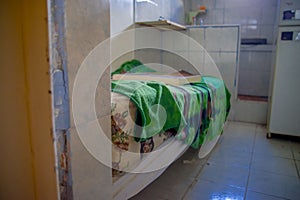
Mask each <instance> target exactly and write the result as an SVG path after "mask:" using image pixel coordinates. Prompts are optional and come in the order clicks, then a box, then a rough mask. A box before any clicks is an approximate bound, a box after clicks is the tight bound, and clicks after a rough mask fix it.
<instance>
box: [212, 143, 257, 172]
mask: <svg viewBox="0 0 300 200" xmlns="http://www.w3.org/2000/svg"><path fill="white" fill-rule="evenodd" d="M251 155H252V153H251V152H248V151H242V150H239V149H236V148H232V147H230V146H227V145H223V144H221V145H219V146H217V147H216V148H215V150H214V151H213V152H212V154H211V156H210V157H209V159H208V161H209V162H211V163H215V164H218V165H227V166H242V167H250V162H251Z"/></svg>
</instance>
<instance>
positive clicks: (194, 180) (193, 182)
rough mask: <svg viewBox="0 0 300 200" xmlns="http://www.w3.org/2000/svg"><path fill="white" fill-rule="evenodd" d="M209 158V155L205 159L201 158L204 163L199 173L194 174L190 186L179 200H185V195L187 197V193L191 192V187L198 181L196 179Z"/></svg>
mask: <svg viewBox="0 0 300 200" xmlns="http://www.w3.org/2000/svg"><path fill="white" fill-rule="evenodd" d="M209 157H210V155H209V156H207V157H206V158H202V159H205V162H204V164H203V166H201V168H200V169H199V171H198V172H197V173H196V175H195V177H194V178H193V181H192V183H191V184H190V185H189V186H188V187H187V189H186V190H185V191H184V193H183V195H182V197H181V200H184V199H185V197H186V195H187V194H188V193H189V192H191V191H192V189H193V187H194V186H195V185H196V183H197V182H198V181H199V179H198V178H199V175H200V173H201V171H202V169H203V168H204V167H205V165H206V163H207V161H208V159H209Z"/></svg>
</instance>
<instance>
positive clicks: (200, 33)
mask: <svg viewBox="0 0 300 200" xmlns="http://www.w3.org/2000/svg"><path fill="white" fill-rule="evenodd" d="M204 30H205V29H203V28H190V29H188V35H189V37H191V38H192V39H193V40H190V41H189V50H191V51H199V49H202V48H205V40H204ZM199 45H200V46H199Z"/></svg>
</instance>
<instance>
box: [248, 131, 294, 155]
mask: <svg viewBox="0 0 300 200" xmlns="http://www.w3.org/2000/svg"><path fill="white" fill-rule="evenodd" d="M254 154H261V155H268V156H278V157H282V158H290V159H292V158H293V153H292V148H291V143H290V141H288V140H282V139H278V138H271V139H267V138H266V134H265V133H260V132H257V134H256V138H255V144H254Z"/></svg>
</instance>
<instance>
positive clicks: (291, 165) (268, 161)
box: [251, 154, 298, 177]
mask: <svg viewBox="0 0 300 200" xmlns="http://www.w3.org/2000/svg"><path fill="white" fill-rule="evenodd" d="M251 169H254V170H263V171H266V172H272V173H275V174H281V175H285V176H293V177H298V174H297V169H296V165H295V162H294V160H291V159H287V158H281V157H275V156H265V155H256V154H255V155H253V159H252V164H251Z"/></svg>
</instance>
